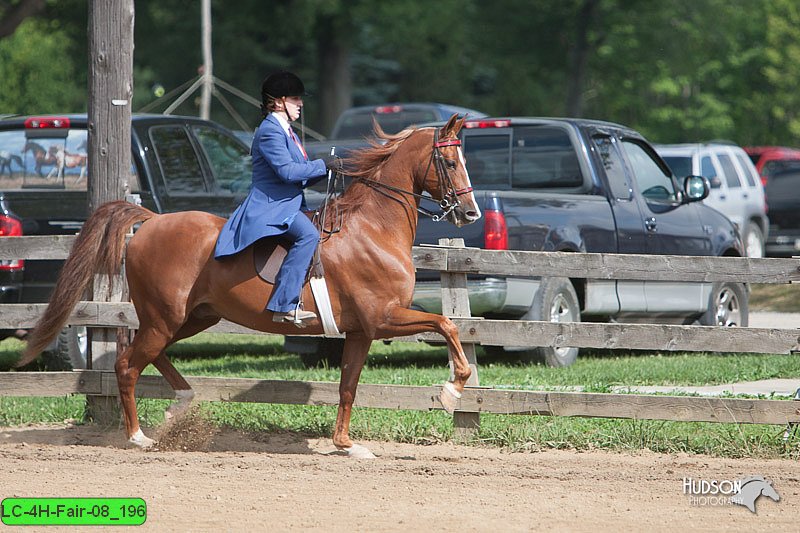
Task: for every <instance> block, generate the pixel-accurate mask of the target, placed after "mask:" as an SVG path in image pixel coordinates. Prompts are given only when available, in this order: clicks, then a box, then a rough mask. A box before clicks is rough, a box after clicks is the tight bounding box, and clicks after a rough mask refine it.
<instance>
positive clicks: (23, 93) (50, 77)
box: [0, 19, 86, 114]
mask: <svg viewBox="0 0 800 533" xmlns="http://www.w3.org/2000/svg"><path fill="white" fill-rule="evenodd" d="M68 49H69V41H68V39H67V37H66V35H65V34H64V33H63V32H62V31H60V30H59V28H58V26H57V24H54V23H52V22H47V21H43V20H37V19H28V20H26V21H25V22H23V23H22V24H21V25H20V26H19V28H17V31H16V32H14V34H13V35H12V36H11V37H8V38H5V39H2V40H0V114H2V113H21V114H25V113H68V112H80V111H85V110H86V98H85V94H86V89H85V84H84V85H80V81H79V80H77V79H76V76H75V68H74V65H75V62H76V58H74V57H71V56H70V55H69V54H68ZM78 61H83V57H81V58H80V59H78Z"/></svg>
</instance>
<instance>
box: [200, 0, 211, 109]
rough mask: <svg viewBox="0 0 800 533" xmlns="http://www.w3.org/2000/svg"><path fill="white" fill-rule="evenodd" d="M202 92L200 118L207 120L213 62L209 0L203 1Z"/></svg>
mask: <svg viewBox="0 0 800 533" xmlns="http://www.w3.org/2000/svg"><path fill="white" fill-rule="evenodd" d="M201 20H202V26H203V30H202V31H203V37H202V41H203V72H202V73H201V74H200V75H201V76H202V79H203V90H202V92H201V93H200V118H204V119H206V120H208V119H209V118H210V116H211V92H212V90H213V89H214V76H213V74H214V73H213V69H214V61H213V59H212V57H211V0H203V14H202V16H201Z"/></svg>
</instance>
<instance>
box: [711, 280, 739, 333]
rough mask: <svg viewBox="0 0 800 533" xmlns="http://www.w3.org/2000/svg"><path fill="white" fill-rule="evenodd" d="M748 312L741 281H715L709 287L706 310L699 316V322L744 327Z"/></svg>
mask: <svg viewBox="0 0 800 533" xmlns="http://www.w3.org/2000/svg"><path fill="white" fill-rule="evenodd" d="M749 314H750V312H749V309H748V305H747V289H746V288H745V286H744V285H743V284H741V283H730V282H717V283H714V285H713V286H712V288H711V296H709V298H708V310H707V311H706V312H705V314H704V315H703V316H701V317H700V324H701V325H703V326H738V327H742V328H746V327H747V324H748V323H749Z"/></svg>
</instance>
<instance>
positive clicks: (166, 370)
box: [153, 317, 220, 421]
mask: <svg viewBox="0 0 800 533" xmlns="http://www.w3.org/2000/svg"><path fill="white" fill-rule="evenodd" d="M219 320H220V319H219V317H209V318H195V317H190V318H189V320H188V321H187V322H186V323H185V324H184V325H183V326H181V329H179V330H178V333H176V334H175V336H174V337H173V338H172V340H171V341H170V342H169V344H170V345H171V344H173V343H175V342H177V341H179V340H181V339H186V338H189V337H191V336H193V335H196V334H198V333H200V332H201V331H203V330H206V329H208V328H210V327H211V326H213V325H214V324H216V323H217V322H219ZM153 366H155V367H156V369H158V371H159V372H161V375H162V376H164V379H166V380H167V383H169V385H170V387H172V390H174V391H175V400H176V401H175V402H174V403H173V404H172V405H170V406H169V407H168V408H167V410H166V412H165V413H164V417H165V418H166V419H167V420H168V421H169V420H170V419H172V418H174V417H177V416H180V415H181V414H183V413H184V412H186V410H187V409H189V406H190V405H191V403H192V400H193V399H194V391H193V390H192V386H191V385H189V382H187V381H186V380H185V379H184V378H183V376H182V375H181V374H180V372H178V369H177V368H175V367H174V366H173V365H172V362H171V361H170V360H169V358H168V357H167V354H166V352H165V351H162V352H161V353H160V354H158V357H156V359H155V361H153Z"/></svg>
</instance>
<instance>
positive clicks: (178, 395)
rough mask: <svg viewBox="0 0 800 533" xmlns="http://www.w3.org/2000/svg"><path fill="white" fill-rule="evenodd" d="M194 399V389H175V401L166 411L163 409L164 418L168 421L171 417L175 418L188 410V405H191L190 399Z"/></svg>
mask: <svg viewBox="0 0 800 533" xmlns="http://www.w3.org/2000/svg"><path fill="white" fill-rule="evenodd" d="M193 399H194V391H193V390H191V389H190V390H176V391H175V402H174V403H172V404H171V405H170V406H169V407H168V408H167V410H166V411H164V419H165V420H166V421H167V422H169V421H171V420H172V419H173V418H177V417H179V416H180V415H182V414H183V413H185V412H186V411H188V410H189V407H191V406H192V400H193Z"/></svg>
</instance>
